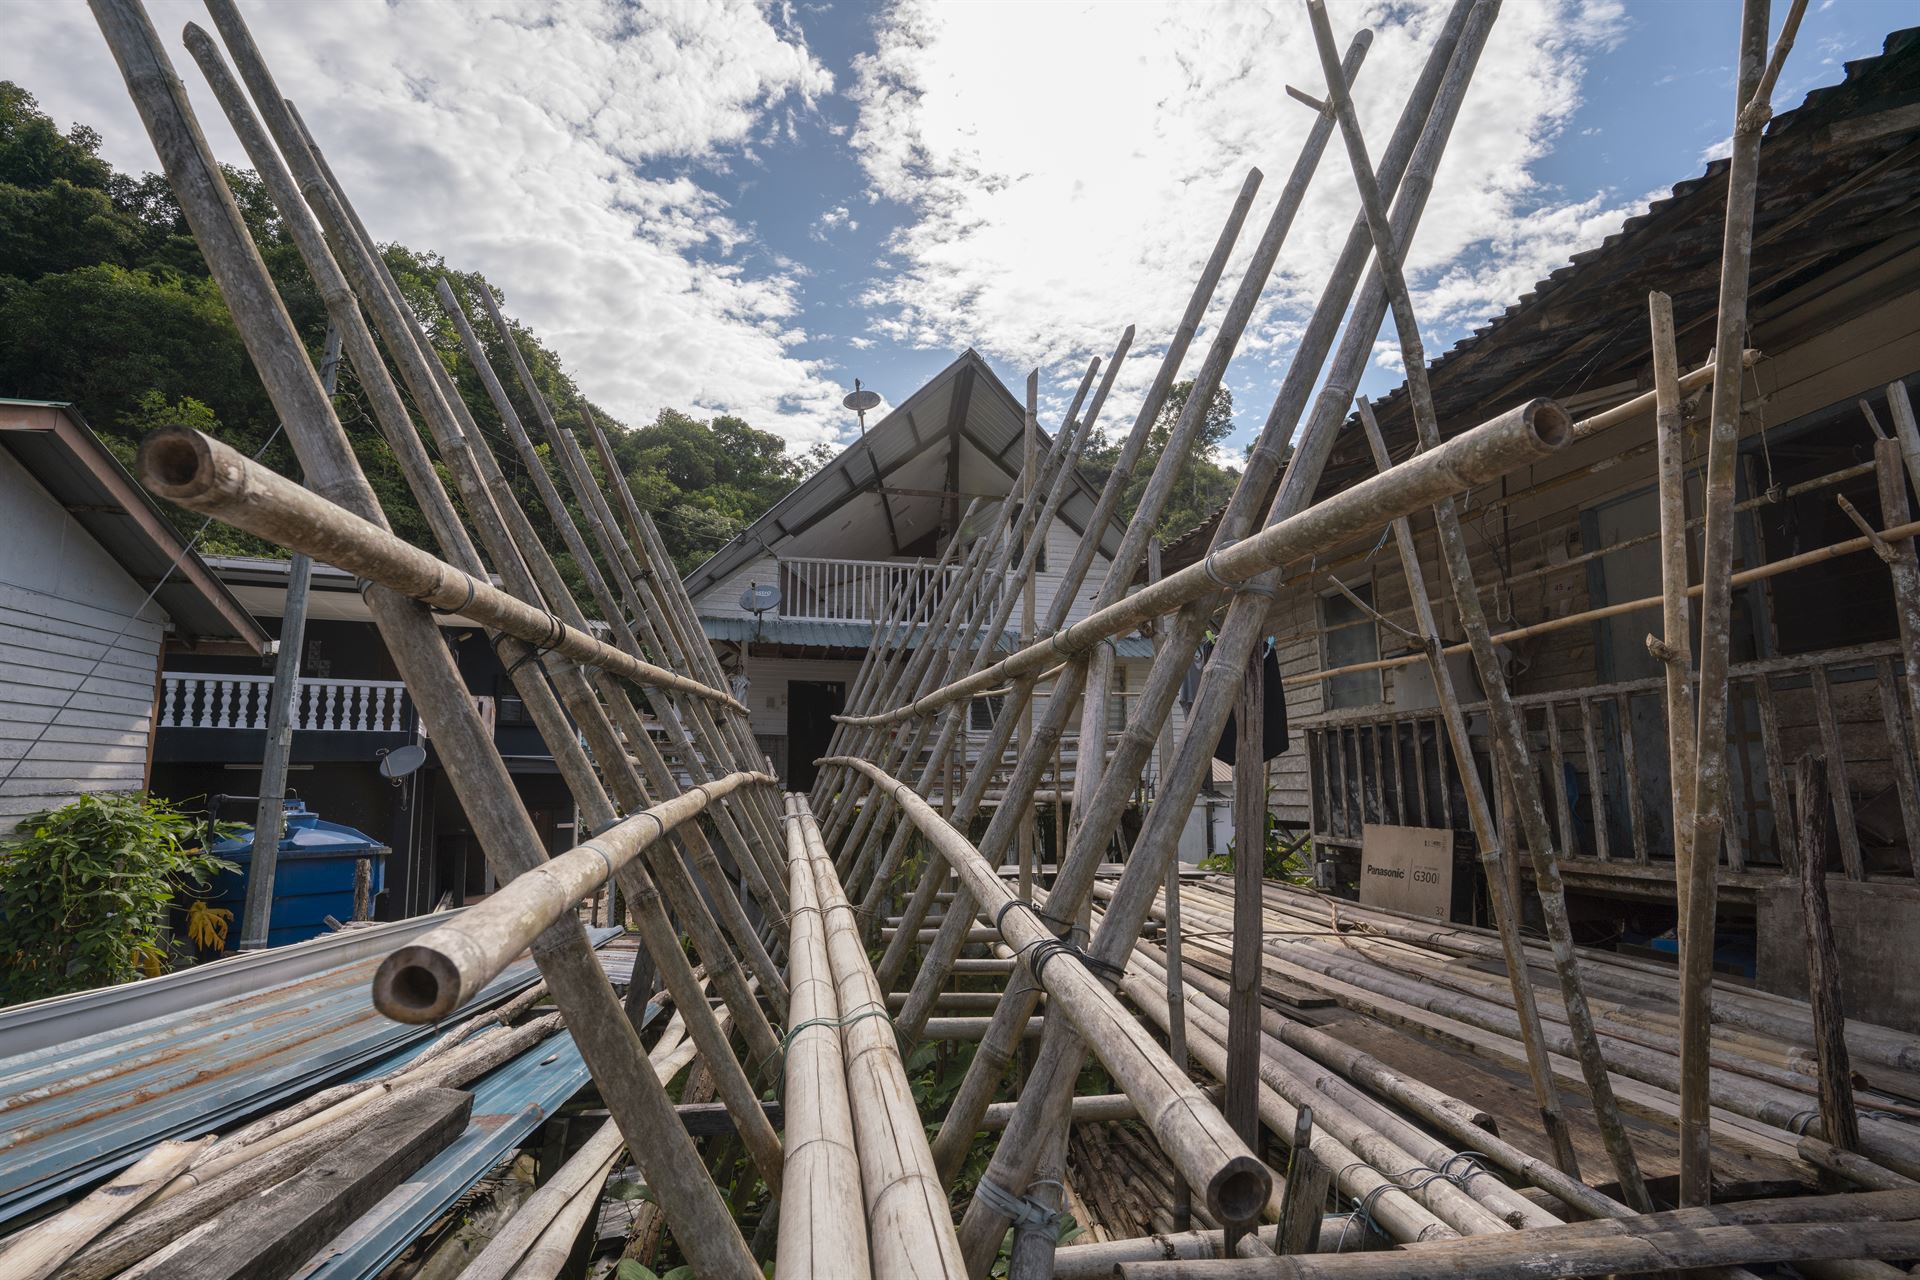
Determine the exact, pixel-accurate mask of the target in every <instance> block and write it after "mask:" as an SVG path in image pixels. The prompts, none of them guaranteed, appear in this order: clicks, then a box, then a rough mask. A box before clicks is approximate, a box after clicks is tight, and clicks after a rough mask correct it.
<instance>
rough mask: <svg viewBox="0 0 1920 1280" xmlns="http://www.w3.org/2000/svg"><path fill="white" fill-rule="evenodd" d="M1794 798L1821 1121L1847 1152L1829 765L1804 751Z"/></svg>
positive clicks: (1850, 1126) (1849, 1106)
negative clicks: (1830, 900)
mask: <svg viewBox="0 0 1920 1280" xmlns="http://www.w3.org/2000/svg"><path fill="white" fill-rule="evenodd" d="M1793 801H1794V807H1795V809H1796V810H1797V812H1798V815H1799V825H1800V829H1799V832H1798V839H1796V840H1795V842H1794V843H1795V845H1796V847H1798V849H1799V851H1800V914H1801V917H1802V919H1803V920H1804V922H1805V926H1806V948H1807V1000H1808V1003H1809V1005H1810V1006H1811V1007H1812V1010H1813V1027H1814V1034H1815V1036H1816V1037H1817V1040H1816V1042H1815V1047H1816V1048H1817V1049H1818V1050H1819V1053H1820V1127H1821V1129H1823V1130H1824V1131H1825V1137H1826V1140H1827V1142H1829V1143H1830V1144H1832V1145H1833V1146H1834V1147H1835V1148H1837V1149H1838V1150H1841V1151H1845V1152H1848V1153H1850V1154H1851V1153H1857V1152H1858V1151H1859V1150H1860V1119H1859V1116H1858V1115H1857V1114H1855V1112H1854V1103H1853V1069H1852V1066H1851V1064H1850V1063H1849V1062H1848V1060H1847V1040H1846V1021H1847V1015H1846V1011H1845V1010H1846V1006H1845V1004H1844V1002H1843V1000H1842V997H1841V992H1840V957H1839V953H1838V950H1837V948H1836V946H1835V943H1834V938H1833V917H1832V914H1831V912H1830V910H1829V909H1828V905H1827V870H1828V861H1829V859H1830V858H1831V856H1832V851H1833V842H1832V841H1831V840H1829V839H1828V838H1827V770H1826V765H1825V764H1824V762H1822V761H1820V760H1818V759H1816V758H1815V757H1814V756H1812V755H1803V756H1801V757H1800V760H1799V762H1798V763H1797V764H1796V765H1795V766H1794V771H1793Z"/></svg>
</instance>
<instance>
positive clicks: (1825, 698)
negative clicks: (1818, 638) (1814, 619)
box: [1813, 665, 1866, 880]
mask: <svg viewBox="0 0 1920 1280" xmlns="http://www.w3.org/2000/svg"><path fill="white" fill-rule="evenodd" d="M1813 709H1814V714H1815V715H1816V716H1817V717H1818V718H1819V722H1820V746H1821V749H1822V751H1823V752H1824V753H1825V755H1826V758H1827V780H1828V784H1829V786H1830V788H1831V790H1832V792H1833V817H1834V822H1835V823H1836V824H1837V825H1838V826H1839V828H1840V861H1841V863H1842V864H1844V865H1845V867H1846V869H1847V879H1849V880H1863V879H1865V878H1866V863H1865V861H1864V859H1863V858H1862V857H1861V854H1860V832H1859V831H1858V830H1857V829H1856V828H1855V826H1854V817H1853V789H1852V788H1851V787H1850V786H1849V785H1848V783H1847V757H1846V751H1845V750H1844V748H1842V746H1841V745H1840V729H1839V726H1837V725H1836V724H1835V723H1834V719H1833V689H1832V688H1831V686H1830V685H1829V683H1828V680H1827V669H1826V668H1825V667H1823V666H1819V665H1816V666H1815V667H1814V668H1813Z"/></svg>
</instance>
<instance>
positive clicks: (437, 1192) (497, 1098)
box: [293, 1031, 588, 1280]
mask: <svg viewBox="0 0 1920 1280" xmlns="http://www.w3.org/2000/svg"><path fill="white" fill-rule="evenodd" d="M409 1056H410V1055H409ZM389 1065H398V1064H397V1063H393V1064H389V1063H382V1064H381V1067H382V1069H384V1068H386V1067H387V1066H389ZM587 1080H588V1075H587V1064H586V1063H585V1062H584V1061H582V1060H581V1057H580V1050H579V1049H578V1048H576V1047H575V1045H574V1043H573V1037H572V1036H571V1035H568V1034H567V1033H566V1032H565V1031H561V1032H558V1033H556V1034H554V1035H552V1036H549V1037H548V1038H547V1039H545V1040H543V1041H541V1042H540V1043H539V1044H537V1045H535V1046H533V1048H531V1049H529V1050H527V1051H526V1052H525V1053H523V1054H521V1055H520V1056H519V1057H517V1058H514V1059H513V1060H512V1061H510V1062H508V1063H506V1064H505V1065H503V1066H501V1067H499V1068H497V1069H496V1070H494V1071H491V1072H489V1073H488V1074H487V1075H486V1076H484V1077H482V1078H481V1079H480V1080H478V1081H476V1082H475V1083H474V1084H472V1085H470V1086H468V1087H469V1088H470V1089H471V1090H472V1091H473V1114H472V1116H471V1117H470V1118H469V1119H468V1121H467V1127H466V1129H465V1130H463V1131H462V1132H461V1134H460V1136H459V1137H457V1138H455V1139H454V1140H453V1143H452V1145H451V1146H449V1147H447V1148H446V1149H445V1150H443V1151H442V1152H440V1154H438V1155H436V1156H435V1157H434V1158H433V1159H431V1160H429V1161H428V1162H427V1163H426V1164H425V1165H423V1166H422V1167H421V1168H420V1169H419V1171H418V1172H416V1173H415V1174H414V1175H413V1176H412V1177H410V1178H408V1179H407V1180H406V1181H405V1182H403V1183H401V1184H400V1186H398V1187H397V1188H395V1189H394V1190H393V1191H391V1192H390V1193H388V1194H387V1196H386V1197H385V1198H384V1199H382V1200H381V1201H380V1203H379V1204H377V1205H375V1206H374V1207H373V1208H372V1209H370V1210H368V1211H367V1212H366V1213H365V1214H362V1215H361V1216H360V1217H359V1218H357V1219H356V1220H355V1221H354V1222H353V1223H352V1224H351V1225H350V1226H348V1227H347V1228H346V1230H344V1231H342V1232H341V1233H340V1234H339V1235H337V1236H335V1237H334V1238H333V1239H332V1240H330V1241H328V1242H327V1245H326V1247H325V1248H324V1249H323V1250H321V1251H320V1252H319V1253H317V1254H315V1255H314V1256H313V1257H312V1258H310V1259H309V1260H308V1261H307V1262H306V1264H305V1265H304V1266H302V1267H301V1268H300V1269H299V1270H298V1271H295V1272H294V1273H293V1277H294V1280H309V1278H311V1280H361V1278H362V1277H370V1276H375V1275H378V1274H379V1273H380V1271H381V1270H382V1269H383V1268H384V1267H386V1266H387V1265H388V1264H389V1263H391V1262H392V1261H393V1260H394V1259H395V1258H397V1257H399V1256H400V1254H401V1253H402V1252H404V1251H405V1250H406V1247H407V1246H408V1245H409V1244H410V1243H412V1242H413V1241H414V1240H416V1239H418V1238H419V1236H420V1235H421V1233H422V1232H424V1231H426V1229H427V1228H428V1227H430V1226H432V1225H433V1222H434V1220H435V1219H437V1218H439V1217H440V1215H441V1214H443V1213H445V1212H446V1211H447V1210H448V1209H450V1208H452V1207H453V1205H454V1203H455V1202H456V1201H458V1200H459V1199H460V1197H461V1196H463V1195H465V1194H466V1193H467V1192H468V1191H469V1190H470V1189H472V1187H473V1185H474V1184H475V1183H477V1182H479V1181H480V1179H481V1178H483V1177H485V1176H486V1174H487V1171H488V1170H489V1169H491V1168H493V1167H494V1166H495V1165H497V1164H499V1163H500V1162H501V1161H502V1160H504V1159H506V1158H507V1156H508V1155H510V1154H511V1153H512V1151H513V1149H514V1148H515V1147H517V1146H519V1145H520V1143H521V1142H522V1141H523V1140H524V1139H525V1138H526V1137H527V1135H528V1134H530V1133H532V1132H533V1131H534V1129H536V1128H537V1127H538V1126H539V1124H540V1122H541V1121H542V1120H544V1119H546V1118H547V1117H548V1116H550V1115H552V1114H553V1112H554V1111H555V1110H556V1109H558V1108H559V1107H560V1105H561V1104H562V1103H564V1102H566V1100H567V1099H568V1098H570V1097H572V1096H573V1095H574V1094H575V1093H577V1092H579V1090H580V1089H581V1088H582V1087H584V1086H585V1085H586V1083H587Z"/></svg>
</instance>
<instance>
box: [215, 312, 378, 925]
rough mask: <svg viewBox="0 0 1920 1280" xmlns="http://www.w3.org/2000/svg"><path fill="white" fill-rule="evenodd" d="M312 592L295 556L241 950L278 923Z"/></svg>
mask: <svg viewBox="0 0 1920 1280" xmlns="http://www.w3.org/2000/svg"><path fill="white" fill-rule="evenodd" d="M340 344H341V336H340V327H339V326H338V325H336V324H334V323H332V322H331V321H329V322H328V324H327V338H326V349H325V354H324V355H323V356H322V357H321V361H320V385H321V387H322V388H323V389H324V390H325V391H326V393H327V394H328V395H332V394H333V388H334V385H335V384H336V383H337V382H338V380H339V377H340ZM312 586H313V559H312V557H310V556H303V555H301V554H299V553H298V552H295V553H294V556H293V561H292V563H290V564H289V565H288V566H287V594H286V597H285V601H284V603H283V604H282V605H281V610H280V649H279V652H278V653H276V654H275V655H274V660H273V691H272V693H271V694H269V695H268V699H267V751H266V755H265V756H264V757H263V758H262V760H261V762H260V788H259V790H260V797H259V805H258V807H257V808H256V809H255V810H254V815H253V859H252V862H251V864H250V865H249V866H248V869H247V898H246V902H245V904H244V905H243V906H242V907H241V909H240V945H239V947H238V950H241V951H253V950H256V949H263V948H265V947H266V946H267V945H268V943H267V932H268V930H269V929H270V928H271V927H272V923H273V880H274V870H275V868H276V867H277V866H278V864H279V861H280V838H281V836H282V834H283V833H284V832H285V831H286V821H287V799H286V797H287V764H288V761H289V760H291V759H292V756H293V701H294V696H295V694H297V693H298V692H299V690H300V653H301V650H302V649H303V648H305V646H306V636H307V599H308V596H309V595H310V594H311V588H312ZM353 918H354V919H356V920H365V919H367V918H368V917H367V916H365V915H362V914H361V908H360V879H359V871H358V864H356V868H355V873H354V898H353Z"/></svg>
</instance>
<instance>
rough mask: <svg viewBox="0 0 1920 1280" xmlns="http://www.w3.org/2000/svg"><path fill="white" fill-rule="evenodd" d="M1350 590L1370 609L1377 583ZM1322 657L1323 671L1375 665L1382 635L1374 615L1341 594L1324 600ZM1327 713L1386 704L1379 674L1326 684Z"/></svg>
mask: <svg viewBox="0 0 1920 1280" xmlns="http://www.w3.org/2000/svg"><path fill="white" fill-rule="evenodd" d="M1349 590H1351V591H1352V592H1353V594H1354V595H1356V596H1358V597H1359V598H1360V599H1361V600H1363V601H1365V602H1366V604H1367V606H1368V607H1369V608H1371V607H1372V605H1373V583H1371V582H1358V583H1353V584H1352V585H1351V586H1350V587H1349ZM1320 627H1321V632H1320V637H1321V638H1320V658H1321V667H1322V669H1323V670H1332V669H1333V668H1335V667H1346V666H1352V665H1353V664H1355V663H1359V662H1372V661H1374V660H1376V659H1378V658H1379V656H1380V633H1379V631H1378V630H1377V629H1376V628H1375V627H1374V622H1373V615H1372V614H1370V613H1368V612H1367V611H1366V610H1365V609H1362V608H1360V606H1359V605H1356V604H1355V603H1354V602H1353V601H1351V600H1349V599H1347V597H1346V596H1344V595H1341V594H1340V593H1339V592H1337V591H1336V592H1334V593H1333V594H1332V595H1326V596H1321V597H1320ZM1326 691H1327V692H1326V698H1327V710H1329V711H1337V710H1339V709H1340V708H1342V707H1371V706H1375V705H1377V704H1378V703H1380V702H1382V701H1384V699H1385V694H1384V692H1383V686H1382V685H1381V682H1380V673H1379V672H1378V671H1350V672H1348V673H1347V674H1346V675H1340V676H1335V677H1333V679H1331V680H1328V681H1327V682H1326Z"/></svg>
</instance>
